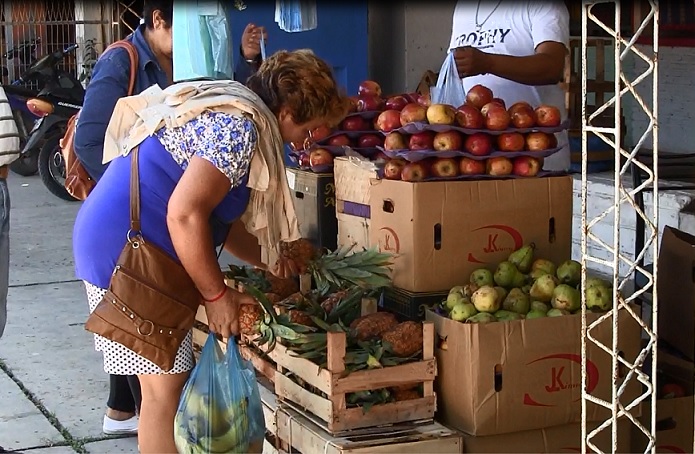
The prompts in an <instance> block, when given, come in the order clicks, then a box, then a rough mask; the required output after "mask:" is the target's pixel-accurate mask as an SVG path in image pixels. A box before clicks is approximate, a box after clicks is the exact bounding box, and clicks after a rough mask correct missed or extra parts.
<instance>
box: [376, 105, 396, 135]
mask: <svg viewBox="0 0 695 454" xmlns="http://www.w3.org/2000/svg"><path fill="white" fill-rule="evenodd" d="M376 127H377V129H378V130H379V131H383V132H391V131H393V130H394V129H398V128H400V127H401V113H400V112H399V111H397V110H385V111H383V112H381V113H380V114H379V116H378V117H377V119H376Z"/></svg>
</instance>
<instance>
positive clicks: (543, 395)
mask: <svg viewBox="0 0 695 454" xmlns="http://www.w3.org/2000/svg"><path fill="white" fill-rule="evenodd" d="M589 317H590V318H591V320H592V321H593V320H594V319H596V318H598V315H597V314H590V315H589ZM426 318H427V320H431V321H433V322H434V325H435V331H436V333H437V337H438V340H436V341H435V343H436V344H437V348H436V355H437V371H438V376H437V382H436V383H435V385H436V386H437V388H438V394H437V395H438V405H437V418H438V420H440V421H441V422H442V423H444V424H446V425H448V426H450V427H452V428H455V429H457V430H460V431H462V432H465V433H468V434H471V435H496V434H502V433H509V432H517V431H523V430H532V429H541V428H547V427H552V426H555V425H563V424H570V423H576V422H580V421H581V322H582V318H581V315H567V316H562V317H549V318H539V319H533V320H517V321H511V322H496V323H488V324H465V323H460V322H456V321H453V320H450V319H448V318H445V317H441V316H439V315H437V314H435V313H433V312H431V311H428V312H427V314H426ZM612 328H613V326H612V320H611V318H608V319H606V320H604V321H603V322H602V323H601V324H600V325H598V326H597V327H596V328H594V329H592V331H591V334H592V336H593V337H594V338H596V339H598V340H600V341H601V342H603V344H604V345H607V346H610V345H611V342H612ZM618 328H619V332H620V340H619V347H620V351H621V352H622V353H623V355H624V357H625V358H627V359H628V360H629V361H635V359H636V358H637V354H638V352H639V350H640V326H639V324H638V323H637V321H635V320H634V318H632V317H631V316H630V315H629V314H628V313H627V311H625V310H622V311H620V318H619V326H618ZM442 341H444V343H443V342H442ZM444 345H445V347H446V349H443V348H442V347H443V346H444ZM588 354H589V356H588V359H589V367H588V369H587V375H588V383H587V388H588V389H589V390H590V392H591V394H592V395H594V396H597V397H599V398H602V399H607V400H610V397H611V383H612V374H611V364H612V363H611V361H612V360H611V356H610V355H609V354H608V353H606V352H605V351H603V350H601V349H600V348H598V347H596V346H590V349H589V352H588ZM639 392H640V385H639V383H638V382H637V381H636V380H635V379H634V378H633V379H632V380H631V381H630V384H628V385H627V388H626V390H625V393H624V394H623V397H622V402H623V403H624V404H625V405H627V404H628V403H630V402H632V400H633V399H634V398H635V397H636V396H638V395H639ZM587 411H588V420H589V421H598V420H601V418H603V419H605V418H608V417H610V414H609V412H608V411H607V410H605V409H604V410H601V409H599V408H598V406H596V405H592V404H589V406H588V408H587ZM633 414H635V415H636V416H639V413H638V412H637V413H633Z"/></svg>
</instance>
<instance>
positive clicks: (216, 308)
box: [205, 287, 258, 338]
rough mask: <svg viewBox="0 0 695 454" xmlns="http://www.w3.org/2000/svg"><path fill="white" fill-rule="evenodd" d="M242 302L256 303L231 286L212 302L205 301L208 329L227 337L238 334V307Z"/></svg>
mask: <svg viewBox="0 0 695 454" xmlns="http://www.w3.org/2000/svg"><path fill="white" fill-rule="evenodd" d="M242 304H258V303H256V301H255V300H254V299H253V298H252V297H251V296H249V295H247V294H245V293H241V292H238V291H236V290H234V289H232V288H229V287H228V288H227V291H226V292H225V294H224V295H223V296H222V298H220V299H218V300H217V301H213V302H207V301H206V302H205V314H206V316H207V318H208V328H209V329H210V331H212V332H214V333H217V334H220V335H221V336H222V337H224V338H229V337H232V336H236V335H237V334H239V307H240V306H241V305H242Z"/></svg>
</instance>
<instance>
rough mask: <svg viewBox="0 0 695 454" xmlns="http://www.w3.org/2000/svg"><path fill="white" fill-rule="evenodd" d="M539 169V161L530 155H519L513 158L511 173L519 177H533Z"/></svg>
mask: <svg viewBox="0 0 695 454" xmlns="http://www.w3.org/2000/svg"><path fill="white" fill-rule="evenodd" d="M540 170H541V163H540V162H539V161H538V159H536V158H533V157H531V156H519V157H518V158H515V159H514V164H513V166H512V173H513V174H514V175H518V176H520V177H535V176H536V175H538V172H540Z"/></svg>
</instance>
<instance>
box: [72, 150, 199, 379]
mask: <svg viewBox="0 0 695 454" xmlns="http://www.w3.org/2000/svg"><path fill="white" fill-rule="evenodd" d="M138 154H139V153H138V148H135V149H133V151H132V156H131V160H132V164H131V174H130V230H129V231H128V234H127V236H128V242H127V243H126V245H125V247H124V248H123V251H122V252H121V255H120V257H119V258H118V262H117V264H116V268H115V269H114V271H113V276H112V277H111V283H110V284H109V289H108V292H107V293H106V295H105V296H104V299H102V300H101V301H100V302H99V304H98V305H97V307H96V309H94V312H92V314H91V315H90V316H89V319H88V320H87V323H86V324H85V329H87V330H88V331H91V332H93V333H95V334H99V335H101V336H103V337H105V338H106V339H109V340H112V341H114V342H118V343H119V344H122V345H124V346H125V347H127V348H129V349H130V350H132V351H134V352H135V353H137V354H139V355H140V356H142V357H144V358H145V359H148V360H150V361H152V362H153V363H154V364H156V365H157V366H159V367H160V368H161V369H163V370H164V371H169V370H171V369H172V368H173V367H174V360H175V358H176V353H177V351H178V349H179V347H180V345H181V342H183V340H184V338H185V337H186V335H187V334H188V332H189V331H190V330H191V328H192V327H193V322H194V320H195V315H196V312H197V310H198V306H199V305H200V303H201V301H202V296H201V295H200V293H199V292H198V290H197V289H196V286H195V284H194V283H193V280H192V279H191V277H190V276H189V275H188V273H187V272H186V270H185V269H184V268H183V266H181V264H179V263H178V262H177V261H175V260H174V259H172V258H171V257H170V256H169V255H168V254H167V253H165V252H164V251H162V250H161V249H160V248H159V247H157V246H156V245H154V244H152V243H148V242H147V241H146V240H145V238H143V236H142V231H141V226H140V179H139V170H138Z"/></svg>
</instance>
